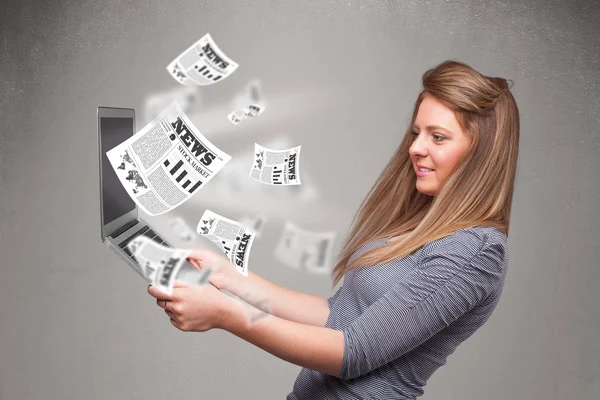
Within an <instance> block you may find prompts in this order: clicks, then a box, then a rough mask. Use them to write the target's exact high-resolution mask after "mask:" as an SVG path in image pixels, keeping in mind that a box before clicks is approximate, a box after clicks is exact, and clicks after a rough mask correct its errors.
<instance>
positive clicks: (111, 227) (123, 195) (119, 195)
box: [98, 107, 138, 239]
mask: <svg viewBox="0 0 600 400" xmlns="http://www.w3.org/2000/svg"><path fill="white" fill-rule="evenodd" d="M134 133H135V111H134V110H133V109H128V108H113V107H98V159H99V162H100V168H99V170H100V224H101V227H102V231H101V233H102V239H104V238H105V237H107V236H111V235H112V234H113V233H115V232H116V231H119V229H120V228H122V227H123V226H124V225H127V224H129V223H131V222H132V221H135V220H137V217H138V210H137V206H136V204H135V202H134V201H133V200H132V199H131V197H129V195H128V194H127V192H126V190H125V188H124V187H123V185H122V184H121V182H120V181H119V178H118V177H117V174H116V173H115V171H114V169H113V167H112V165H111V164H110V161H108V157H106V152H107V151H109V150H111V149H112V148H113V147H115V146H117V145H118V144H120V143H122V142H124V141H125V140H127V139H128V138H129V137H131V136H132V135H133V134H134Z"/></svg>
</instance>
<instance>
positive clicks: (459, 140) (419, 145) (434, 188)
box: [408, 96, 470, 196]
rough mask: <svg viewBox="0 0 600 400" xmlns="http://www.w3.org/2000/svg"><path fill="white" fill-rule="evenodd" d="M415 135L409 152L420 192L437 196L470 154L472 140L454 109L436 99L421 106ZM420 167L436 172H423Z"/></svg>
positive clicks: (416, 120) (427, 100)
mask: <svg viewBox="0 0 600 400" xmlns="http://www.w3.org/2000/svg"><path fill="white" fill-rule="evenodd" d="M411 131H412V133H411V134H412V135H413V143H412V145H411V146H410V149H409V151H408V152H409V154H410V160H411V162H412V164H413V167H414V170H415V174H417V190H418V191H419V192H421V193H423V194H426V195H429V196H437V194H438V193H439V192H440V190H441V189H442V186H443V185H444V183H445V182H446V180H447V178H448V177H449V176H450V175H451V173H452V172H453V171H454V168H455V167H456V166H457V163H458V161H459V159H460V157H461V156H462V155H463V154H464V152H465V151H466V150H467V148H468V146H469V144H470V139H469V137H468V136H467V135H466V134H465V133H464V131H463V130H462V129H461V127H460V125H459V123H458V121H457V120H456V117H455V115H454V112H453V111H452V109H450V108H448V107H446V106H445V105H444V104H443V103H441V102H440V101H438V100H437V99H436V98H434V97H432V96H426V97H425V98H424V99H423V101H422V102H421V105H420V106H419V111H418V113H417V118H416V119H415V123H414V125H413V126H412V128H411ZM418 165H421V166H423V167H426V168H429V169H432V170H433V171H432V172H429V173H422V172H419V167H418ZM419 175H422V176H419Z"/></svg>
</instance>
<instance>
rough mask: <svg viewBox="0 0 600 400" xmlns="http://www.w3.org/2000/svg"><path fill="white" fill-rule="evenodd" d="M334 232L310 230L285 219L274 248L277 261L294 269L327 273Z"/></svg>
mask: <svg viewBox="0 0 600 400" xmlns="http://www.w3.org/2000/svg"><path fill="white" fill-rule="evenodd" d="M335 237H336V232H312V231H307V230H304V229H300V228H298V227H297V226H295V225H294V224H292V223H291V222H289V221H286V223H285V228H284V232H283V234H282V235H281V238H280V240H279V243H278V244H277V247H276V248H275V251H274V255H275V258H277V259H278V260H279V261H281V262H282V263H284V264H285V265H287V266H289V267H292V268H294V269H300V270H304V271H307V272H311V273H316V274H328V273H329V272H330V269H331V265H332V261H333V243H334V240H335Z"/></svg>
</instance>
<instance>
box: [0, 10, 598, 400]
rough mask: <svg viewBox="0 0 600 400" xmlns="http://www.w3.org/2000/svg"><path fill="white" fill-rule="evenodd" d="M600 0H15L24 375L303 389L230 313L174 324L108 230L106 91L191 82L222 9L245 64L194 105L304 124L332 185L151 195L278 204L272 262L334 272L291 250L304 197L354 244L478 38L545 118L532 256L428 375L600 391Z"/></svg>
mask: <svg viewBox="0 0 600 400" xmlns="http://www.w3.org/2000/svg"><path fill="white" fill-rule="evenodd" d="M594 3H595V2H592V1H589V2H586V1H569V2H564V1H562V0H560V1H559V0H545V1H527V0H523V1H485V2H480V1H466V0H464V1H425V2H422V1H409V0H407V1H372V0H363V1H360V2H351V1H318V2H317V1H290V0H288V1H264V0H256V1H248V2H242V1H168V2H167V1H135V2H134V1H90V0H77V1H37V2H34V1H15V2H13V3H12V4H8V3H7V2H5V1H3V2H2V5H1V8H0V21H1V30H0V34H1V37H0V39H1V41H0V55H1V57H0V83H1V84H0V228H1V229H0V235H1V236H0V262H1V276H0V399H2V400H16V399H26V400H30V399H78V400H79V399H142V398H144V399H164V398H173V399H190V398H196V399H237V398H246V399H271V398H272V399H283V398H285V395H286V394H287V393H288V392H290V391H291V389H292V385H293V383H294V380H295V378H296V375H297V373H298V372H299V370H300V367H298V366H295V365H292V364H289V363H287V362H284V361H282V360H280V359H278V358H276V357H273V356H271V355H270V354H269V353H266V352H264V351H262V350H260V349H259V348H256V347H254V346H253V345H251V344H249V343H247V342H245V341H243V340H241V339H239V338H237V337H235V336H233V335H231V334H229V333H227V332H224V331H211V332H207V333H204V334H198V333H183V332H180V331H178V330H176V329H175V328H173V327H172V326H171V324H170V323H169V319H168V318H167V317H166V316H165V315H164V313H163V312H162V310H160V309H159V308H158V307H157V306H156V304H155V302H154V299H152V298H151V297H150V296H149V295H148V294H147V293H146V284H145V283H144V281H143V280H142V279H140V277H139V276H138V275H136V274H135V273H134V272H133V271H131V270H130V269H128V267H126V266H125V265H124V264H123V263H121V262H119V260H118V259H117V257H116V256H115V255H113V254H112V253H110V252H109V251H108V250H107V249H106V248H105V247H104V246H103V245H102V244H101V241H100V237H99V211H98V209H99V200H98V183H97V175H98V163H97V147H96V107H97V106H100V105H111V106H120V107H133V108H136V110H137V111H138V115H140V114H141V113H140V111H141V110H142V109H143V107H144V99H145V98H147V96H149V95H151V94H153V93H157V92H160V91H163V90H168V89H171V88H174V87H176V86H177V84H176V83H175V81H174V80H172V78H171V77H170V76H169V75H168V74H167V72H166V70H165V66H166V65H167V64H168V63H169V62H170V61H171V60H172V59H173V58H174V57H175V56H177V55H178V54H179V53H180V52H181V51H183V50H184V49H186V48H187V47H188V46H190V45H191V44H192V43H193V42H195V41H196V40H197V39H198V38H200V37H201V36H202V35H204V34H205V33H206V32H210V33H211V35H212V36H213V38H214V39H215V41H216V42H217V44H218V45H219V47H221V49H223V50H224V51H225V52H226V54H227V55H229V56H230V57H231V58H233V59H234V60H235V61H237V62H238V63H239V64H240V67H239V69H238V70H237V71H236V72H235V73H234V74H233V75H232V76H231V77H229V78H227V79H226V80H224V81H222V82H220V83H218V84H216V85H212V86H209V87H204V88H202V89H201V94H202V106H201V107H200V108H199V109H198V112H196V113H195V114H194V115H193V117H192V120H193V121H194V122H195V123H196V124H197V126H198V127H199V128H200V130H201V131H202V132H203V133H205V134H206V136H207V137H209V138H210V139H211V140H212V141H213V142H214V143H215V144H216V145H218V146H219V147H221V148H222V149H223V150H225V151H226V152H228V153H229V154H231V155H233V156H234V157H236V156H239V157H241V156H247V155H248V154H251V151H252V146H253V144H254V142H255V141H256V142H259V143H261V144H266V143H267V142H268V141H269V140H273V139H276V138H278V137H287V140H288V141H289V143H290V144H291V145H294V146H295V145H298V144H301V145H302V146H303V147H302V155H301V162H302V169H301V171H302V172H304V173H306V174H307V175H306V176H307V177H308V176H309V175H310V179H311V184H312V185H313V186H314V188H315V189H316V192H317V194H318V196H317V198H316V199H313V200H310V201H308V200H302V198H301V196H300V194H301V192H294V193H290V191H288V192H287V193H285V192H278V193H275V191H273V190H271V189H272V188H270V187H266V186H265V185H260V184H253V183H250V184H248V183H247V181H246V180H244V182H246V183H244V185H246V186H243V187H242V188H241V189H240V187H237V189H235V188H234V189H235V190H237V192H238V195H237V196H232V195H231V194H229V195H227V190H229V189H231V188H229V189H228V186H227V185H229V183H228V181H227V180H224V179H221V180H220V181H217V180H215V181H214V182H211V183H210V184H208V185H207V187H206V188H204V189H203V190H202V191H201V192H199V193H198V194H196V196H194V198H193V199H192V200H190V201H189V202H188V203H186V204H184V205H183V206H182V207H180V208H179V209H177V210H175V211H173V212H172V213H169V214H165V215H163V216H160V217H155V218H149V220H150V222H151V223H152V224H154V225H155V226H156V227H157V229H158V230H159V231H160V232H161V233H162V234H163V235H164V236H166V237H167V238H168V239H170V240H172V241H174V243H175V244H177V245H179V244H180V243H178V242H177V237H176V236H175V235H174V234H173V233H172V232H170V230H169V227H168V222H167V221H168V219H169V218H170V217H172V216H174V215H181V216H183V217H184V218H185V219H186V220H187V221H188V222H189V224H190V226H192V228H195V225H196V223H197V220H198V218H199V216H200V215H201V213H202V212H203V211H204V210H205V209H206V208H210V209H211V210H213V211H215V212H218V213H222V214H224V215H226V216H228V217H230V218H234V219H235V218H238V217H240V216H242V215H251V214H257V213H264V214H266V215H268V216H270V220H269V222H268V223H267V225H266V227H265V232H264V235H263V237H261V239H260V240H257V242H256V243H255V246H254V247H253V249H252V254H251V267H250V268H251V269H252V270H253V271H255V272H257V273H258V274H260V275H262V276H264V277H266V278H267V279H271V280H273V281H274V282H276V283H278V284H281V285H283V286H286V287H290V288H293V289H296V290H300V291H304V292H308V293H312V294H317V295H321V296H330V295H331V294H332V293H333V288H332V287H331V280H330V279H329V278H328V277H327V276H316V275H311V274H308V273H306V272H304V271H296V270H293V269H291V268H288V267H285V266H283V265H281V264H279V263H277V262H276V261H275V260H274V258H273V257H272V251H273V248H274V246H275V244H276V241H277V238H278V235H279V234H280V233H281V229H282V227H283V224H284V221H285V220H286V219H287V220H290V221H292V222H294V223H296V224H298V225H299V226H301V227H303V228H306V229H312V230H336V231H338V232H339V234H340V236H339V238H340V240H339V241H338V249H339V245H340V242H341V239H342V238H343V237H344V236H345V234H346V233H347V229H348V227H349V224H350V222H351V219H352V216H353V215H354V212H355V211H356V209H357V207H358V205H359V203H360V201H361V200H362V199H363V197H364V196H365V194H366V193H367V191H368V189H369V188H370V187H371V185H372V184H373V183H374V182H375V179H376V178H377V176H378V174H379V172H380V171H381V169H382V168H383V166H384V165H385V163H386V162H387V160H388V159H389V157H390V156H391V155H392V152H393V150H394V149H395V148H396V146H397V145H398V144H399V142H400V138H401V134H402V132H403V130H404V129H405V127H406V125H407V123H408V121H409V118H410V112H411V107H412V104H413V102H414V100H415V99H416V96H417V94H418V91H419V89H420V78H421V74H422V73H423V72H424V71H425V70H426V69H428V68H431V67H432V66H434V65H436V64H438V63H439V62H441V61H443V60H445V59H457V60H460V61H464V62H466V63H468V64H470V65H471V66H473V67H474V68H476V69H478V70H479V71H481V72H482V73H484V74H486V75H492V76H501V77H505V78H509V79H512V80H513V81H514V82H515V85H514V87H513V89H512V90H513V93H514V95H515V98H516V100H517V102H518V105H519V107H520V112H521V123H522V124H521V141H520V157H519V165H518V171H517V181H516V191H515V196H514V202H513V215H512V218H511V226H510V235H509V249H510V263H509V272H508V276H507V280H506V286H505V291H504V295H503V298H502V300H501V302H500V303H499V305H498V307H497V309H496V311H495V313H494V314H493V315H492V317H491V319H490V320H489V321H488V323H487V324H486V325H484V326H483V327H482V328H481V329H480V330H479V331H478V332H477V333H476V334H475V335H474V336H473V337H471V338H470V339H469V340H468V341H467V342H465V343H464V344H462V345H461V346H460V347H459V348H458V349H457V350H456V352H455V353H454V354H453V355H451V356H450V357H449V359H448V363H447V365H446V366H444V367H442V368H441V369H440V370H438V371H437V372H436V373H435V374H434V375H433V377H432V378H431V379H430V381H429V382H428V385H427V386H426V388H425V392H426V394H425V395H424V396H423V397H422V398H424V399H427V400H430V399H456V400H459V399H460V400H470V399H483V398H485V399H506V398H512V397H517V398H519V399H582V400H583V399H598V398H600V339H599V338H600V314H599V313H598V306H597V304H598V302H599V301H600V294H599V293H600V270H599V268H598V259H599V257H600V254H599V247H600V246H599V240H598V235H599V234H600V228H599V226H598V221H599V220H600V212H599V207H598V198H599V197H598V196H599V194H600V181H599V178H598V176H599V173H600V163H599V162H598V158H597V157H598V154H599V151H600V135H599V133H598V125H599V123H600V121H599V119H600V114H599V111H598V110H599V107H598V91H599V90H600V85H599V82H600V72H599V70H600V66H599V63H598V61H599V56H598V53H599V51H600V39H599V37H598V34H597V33H598V18H599V16H600V15H599V12H598V8H599V7H598V4H597V3H595V4H594ZM252 78H258V79H260V80H261V81H262V83H263V89H264V92H265V96H266V99H267V102H268V103H267V110H266V111H265V113H264V114H263V115H262V116H261V117H259V118H257V119H255V120H252V121H247V123H244V124H242V125H239V126H238V127H236V129H234V127H233V126H232V125H231V124H229V123H223V121H225V122H227V121H226V120H224V118H225V115H226V112H228V111H229V110H228V108H227V104H228V102H229V101H230V99H231V98H232V97H233V95H234V94H235V92H236V91H237V90H239V88H240V87H241V86H242V85H243V84H244V83H245V82H247V81H248V80H249V79H252ZM205 111H206V112H205ZM205 115H206V118H204V116H205ZM209 115H212V116H213V118H209V117H208V116H209ZM215 115H218V116H219V118H214V116H215ZM141 122H142V121H141V120H140V119H139V118H138V128H141V127H142V126H143V124H142V123H141ZM228 124H229V125H228ZM238 128H239V129H238ZM246 171H247V170H245V172H244V174H246V173H247V172H246ZM234 175H235V174H234ZM248 179H249V178H248ZM307 179H308V178H307ZM238 183H239V182H238ZM230 186H232V185H230ZM233 186H235V185H233ZM238 186H239V185H238ZM307 187H308V186H307ZM234 189H231V190H234ZM284 190H286V189H284ZM302 190H304V188H303V189H302ZM239 193H241V195H239ZM194 245H198V246H206V247H210V246H211V244H210V242H208V241H206V240H204V239H203V238H196V239H194Z"/></svg>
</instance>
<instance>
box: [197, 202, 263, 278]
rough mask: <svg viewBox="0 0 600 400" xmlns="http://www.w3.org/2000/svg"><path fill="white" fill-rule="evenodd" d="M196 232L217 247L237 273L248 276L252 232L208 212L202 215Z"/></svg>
mask: <svg viewBox="0 0 600 400" xmlns="http://www.w3.org/2000/svg"><path fill="white" fill-rule="evenodd" d="M196 230H197V232H198V233H199V234H201V235H203V236H205V237H206V238H207V239H209V240H210V241H211V242H213V243H214V244H216V245H217V246H219V248H220V249H221V250H222V251H223V253H225V255H226V256H227V258H229V261H230V262H231V264H232V265H233V266H234V267H235V268H236V269H237V271H238V272H239V273H241V274H242V275H244V276H248V258H249V255H250V248H251V247H252V242H253V241H254V237H255V236H256V234H255V232H254V231H253V230H251V229H250V228H248V227H246V226H245V225H242V224H240V223H239V222H236V221H233V220H230V219H228V218H225V217H223V216H221V215H219V214H217V213H214V212H212V211H210V210H206V211H205V212H204V214H202V217H201V218H200V221H199V222H198V228H197V229H196Z"/></svg>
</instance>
